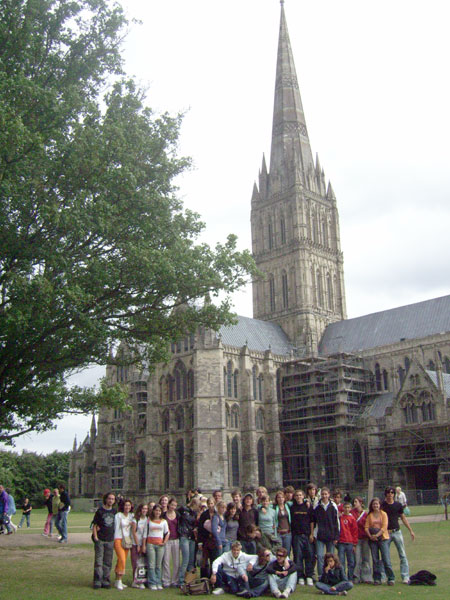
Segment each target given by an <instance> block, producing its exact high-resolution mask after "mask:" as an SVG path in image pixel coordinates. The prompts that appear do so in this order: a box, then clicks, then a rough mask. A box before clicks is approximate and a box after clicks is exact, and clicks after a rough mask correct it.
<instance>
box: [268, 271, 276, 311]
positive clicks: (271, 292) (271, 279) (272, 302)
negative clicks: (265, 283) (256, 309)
mask: <svg viewBox="0 0 450 600" xmlns="http://www.w3.org/2000/svg"><path fill="white" fill-rule="evenodd" d="M269 303H270V310H271V311H272V312H273V311H274V310H275V279H274V276H273V275H269Z"/></svg>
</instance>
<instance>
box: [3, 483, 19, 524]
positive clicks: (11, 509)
mask: <svg viewBox="0 0 450 600" xmlns="http://www.w3.org/2000/svg"><path fill="white" fill-rule="evenodd" d="M6 493H7V494H8V517H9V526H10V527H11V529H12V530H13V532H14V533H16V531H17V525H15V524H14V523H13V520H12V518H13V516H14V515H15V514H16V501H15V500H14V496H13V495H12V494H11V490H10V489H9V488H7V489H6Z"/></svg>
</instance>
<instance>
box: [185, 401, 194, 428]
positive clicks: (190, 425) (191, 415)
mask: <svg viewBox="0 0 450 600" xmlns="http://www.w3.org/2000/svg"><path fill="white" fill-rule="evenodd" d="M186 427H187V429H192V428H193V427H194V409H193V407H192V406H189V407H188V408H187V418H186Z"/></svg>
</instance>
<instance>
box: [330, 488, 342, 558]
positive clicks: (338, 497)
mask: <svg viewBox="0 0 450 600" xmlns="http://www.w3.org/2000/svg"><path fill="white" fill-rule="evenodd" d="M332 497H333V502H334V503H335V504H336V506H337V509H338V511H339V514H342V512H343V511H344V504H343V502H342V492H341V490H340V489H339V488H338V489H336V490H334V491H333V494H332ZM341 562H342V561H341Z"/></svg>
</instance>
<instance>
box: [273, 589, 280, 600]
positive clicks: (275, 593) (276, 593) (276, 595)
mask: <svg viewBox="0 0 450 600" xmlns="http://www.w3.org/2000/svg"><path fill="white" fill-rule="evenodd" d="M273 595H274V596H275V598H281V592H279V591H278V590H277V591H276V592H274V593H273Z"/></svg>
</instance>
